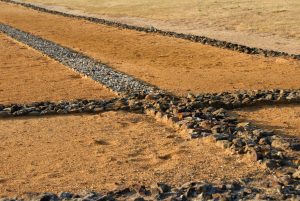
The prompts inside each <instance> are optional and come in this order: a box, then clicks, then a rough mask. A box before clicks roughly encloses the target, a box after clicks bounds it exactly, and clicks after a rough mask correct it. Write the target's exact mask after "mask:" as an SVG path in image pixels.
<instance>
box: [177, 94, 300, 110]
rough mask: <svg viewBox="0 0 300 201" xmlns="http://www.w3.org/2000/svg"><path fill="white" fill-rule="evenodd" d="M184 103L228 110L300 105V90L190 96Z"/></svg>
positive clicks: (184, 99)
mask: <svg viewBox="0 0 300 201" xmlns="http://www.w3.org/2000/svg"><path fill="white" fill-rule="evenodd" d="M182 101H183V102H186V103H191V104H192V105H191V107H208V106H212V107H215V108H225V109H228V110H230V109H236V108H242V107H251V106H260V105H272V104H297V103H300V89H273V90H242V91H236V92H222V93H214V94H200V95H193V94H189V95H188V96H187V97H185V98H183V99H182Z"/></svg>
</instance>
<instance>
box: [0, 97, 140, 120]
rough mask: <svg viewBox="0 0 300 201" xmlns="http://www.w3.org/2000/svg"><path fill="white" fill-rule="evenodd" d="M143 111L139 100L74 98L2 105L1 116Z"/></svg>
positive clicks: (0, 108)
mask: <svg viewBox="0 0 300 201" xmlns="http://www.w3.org/2000/svg"><path fill="white" fill-rule="evenodd" d="M119 110H123V111H129V112H142V111H143V107H142V104H141V103H140V101H139V100H129V99H127V98H114V99H110V100H86V99H84V100H73V101H59V102H34V103H30V104H9V105H0V118H9V117H20V116H41V115H58V114H77V113H101V112H107V111H119Z"/></svg>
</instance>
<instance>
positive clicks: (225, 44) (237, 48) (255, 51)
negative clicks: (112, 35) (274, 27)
mask: <svg viewBox="0 0 300 201" xmlns="http://www.w3.org/2000/svg"><path fill="white" fill-rule="evenodd" d="M1 1H3V2H8V3H13V4H17V5H21V6H24V7H27V8H31V9H34V10H38V11H42V12H47V13H51V14H55V15H62V16H66V17H72V18H77V19H84V20H87V21H91V22H95V23H100V24H105V25H108V26H113V27H119V28H122V29H130V30H136V31H140V32H146V33H156V34H159V35H163V36H168V37H174V38H181V39H185V40H190V41H193V42H198V43H202V44H205V45H211V46H215V47H219V48H224V49H228V50H232V51H237V52H242V53H246V54H257V55H263V56H265V57H289V58H294V59H300V55H295V54H288V53H286V52H279V51H273V50H266V49H261V48H255V47H247V46H245V45H239V44H235V43H231V42H227V41H221V40H216V39H211V38H208V37H205V36H197V35H192V34H183V33H176V32H169V31H163V30H159V29H156V28H154V27H150V28H147V27H139V26H134V25H128V24H124V23H120V22H115V21H109V20H105V19H100V18H95V17H86V16H81V15H73V14H67V13H63V12H59V11H54V10H50V9H46V8H42V7H39V6H35V5H32V4H29V3H23V2H16V1H13V0H1Z"/></svg>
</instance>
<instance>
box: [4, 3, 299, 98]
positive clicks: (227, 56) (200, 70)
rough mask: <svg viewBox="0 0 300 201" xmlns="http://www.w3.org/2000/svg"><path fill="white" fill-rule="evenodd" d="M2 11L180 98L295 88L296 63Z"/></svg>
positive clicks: (9, 8) (11, 8) (12, 8)
mask: <svg viewBox="0 0 300 201" xmlns="http://www.w3.org/2000/svg"><path fill="white" fill-rule="evenodd" d="M0 7H1V8H2V9H1V10H0V22H3V23H7V24H10V25H12V26H15V27H17V28H20V29H22V30H24V31H27V32H31V33H33V34H36V35H39V36H42V37H44V38H46V39H50V40H53V41H55V42H57V43H60V44H62V45H64V46H68V47H70V48H74V49H76V50H78V51H81V52H84V53H86V54H88V55H90V56H92V57H94V58H96V59H98V60H100V61H102V62H104V63H107V64H109V65H110V66H112V67H114V68H116V69H118V70H120V71H123V72H125V73H128V74H131V75H133V76H135V77H137V78H140V79H142V80H145V81H147V82H149V83H152V84H154V85H156V86H159V87H161V88H163V89H166V90H169V91H171V92H173V93H176V94H179V95H183V94H187V93H188V92H193V93H200V92H201V93H202V92H220V91H233V90H237V89H270V88H298V87H299V80H300V62H299V61H296V60H287V59H283V58H263V57H257V56H251V55H245V54H241V53H236V52H232V51H228V50H224V49H219V48H215V47H211V46H207V45H202V44H197V43H193V42H189V41H185V40H181V39H174V38H168V37H162V36H158V35H153V34H145V33H140V32H136V31H129V30H120V29H117V28H112V27H108V26H104V25H98V24H94V23H90V22H86V21H83V20H76V19H71V18H66V17H61V16H55V15H51V14H46V13H41V12H37V11H33V10H31V9H27V8H23V7H20V6H16V5H10V4H5V3H0ZM65 33H67V34H65Z"/></svg>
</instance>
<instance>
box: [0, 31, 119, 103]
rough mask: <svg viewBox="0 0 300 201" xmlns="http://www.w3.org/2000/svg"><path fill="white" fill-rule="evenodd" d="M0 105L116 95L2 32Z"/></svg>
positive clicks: (0, 40) (103, 97) (0, 37)
mask: <svg viewBox="0 0 300 201" xmlns="http://www.w3.org/2000/svg"><path fill="white" fill-rule="evenodd" d="M0 71H1V73H0V104H8V103H30V102H36V101H59V100H69V99H81V98H89V99H93V98H95V99H107V98H112V97H114V96H115V95H114V94H112V93H111V92H110V91H108V90H107V89H105V88H103V87H102V86H100V84H96V83H95V82H94V81H93V80H91V79H88V78H82V77H81V75H80V74H77V73H75V72H73V71H71V70H69V69H68V68H67V67H65V66H63V65H61V64H59V63H57V62H55V61H53V60H51V59H48V58H47V57H45V56H43V55H42V54H40V53H38V52H36V51H34V50H32V49H29V48H27V47H25V46H24V45H21V44H20V43H17V42H15V41H13V40H12V39H10V38H8V37H6V36H4V35H3V34H0Z"/></svg>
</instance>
